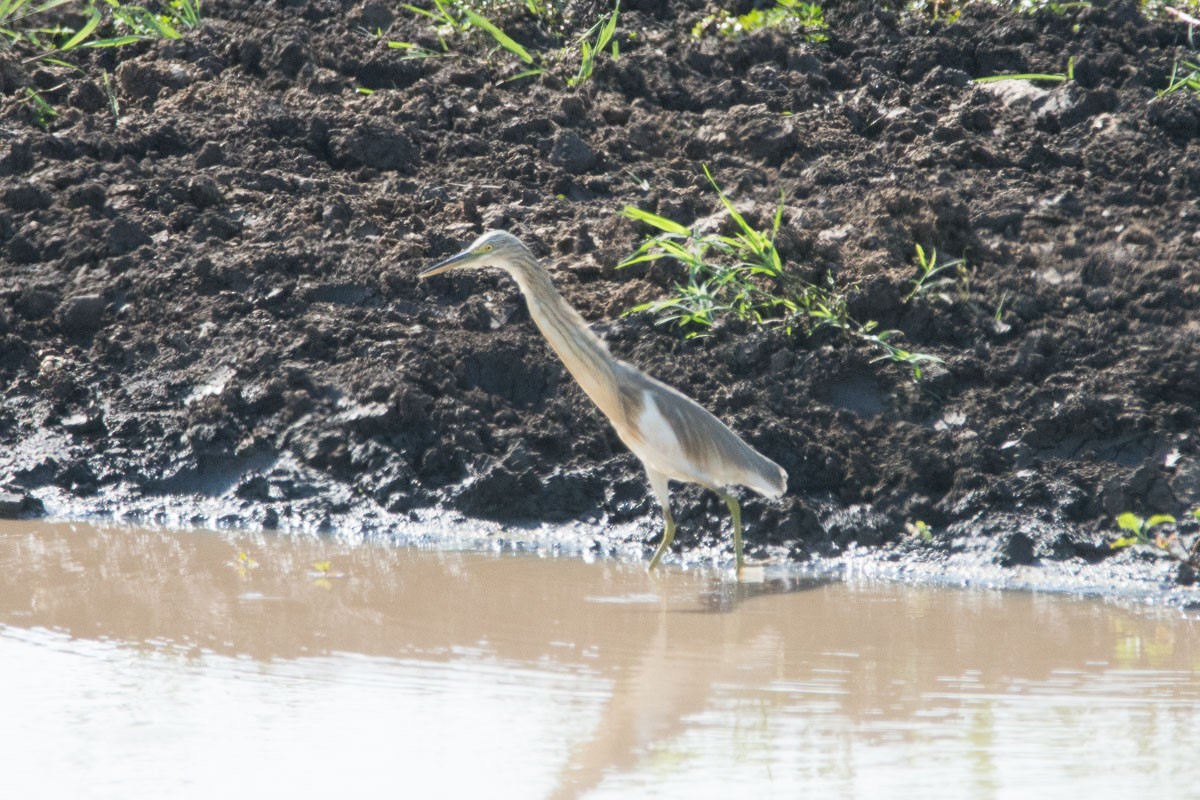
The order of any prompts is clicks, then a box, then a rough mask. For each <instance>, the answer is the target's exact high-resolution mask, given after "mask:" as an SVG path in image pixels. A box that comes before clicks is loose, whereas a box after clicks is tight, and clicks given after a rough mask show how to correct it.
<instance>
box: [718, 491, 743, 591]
mask: <svg viewBox="0 0 1200 800" xmlns="http://www.w3.org/2000/svg"><path fill="white" fill-rule="evenodd" d="M721 499H722V500H724V501H725V505H727V506H729V513H730V515H731V516H732V517H733V557H734V560H735V562H736V564H737V571H738V574H739V575H740V574H741V572H742V507H741V506H740V505H739V504H738V501H737V498H736V497H734V496H733V495H731V494H722V495H721Z"/></svg>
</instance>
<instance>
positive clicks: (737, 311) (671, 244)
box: [618, 166, 941, 380]
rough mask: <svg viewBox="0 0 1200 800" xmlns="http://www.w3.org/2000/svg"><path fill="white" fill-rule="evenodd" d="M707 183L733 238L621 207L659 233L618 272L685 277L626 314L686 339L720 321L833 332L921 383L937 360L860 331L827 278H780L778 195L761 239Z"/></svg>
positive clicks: (870, 329) (870, 326)
mask: <svg viewBox="0 0 1200 800" xmlns="http://www.w3.org/2000/svg"><path fill="white" fill-rule="evenodd" d="M704 175H705V177H707V178H708V181H709V183H710V184H711V185H712V187H713V189H714V190H715V191H716V193H717V197H719V198H720V200H721V204H722V205H723V206H724V207H725V211H726V213H727V214H728V215H729V218H730V219H731V220H732V221H733V223H734V226H735V231H736V232H735V233H734V234H733V235H732V236H727V235H722V234H719V233H703V232H700V231H696V230H694V229H692V228H688V227H687V226H686V225H682V224H680V223H678V222H676V221H675V220H672V219H668V218H666V217H662V216H659V215H657V214H653V213H651V212H649V211H645V210H643V209H640V208H634V207H632V206H626V207H625V208H624V210H623V211H622V214H623V215H624V216H626V217H628V218H629V219H633V220H637V221H639V222H643V223H645V224H647V225H649V226H650V227H652V228H655V229H656V230H658V231H659V232H658V233H657V234H655V235H653V236H651V237H649V238H647V239H646V240H645V241H644V242H643V243H642V244H641V246H640V247H639V248H638V249H637V250H635V251H634V252H633V254H632V255H630V256H629V257H628V258H626V259H625V260H624V261H622V262H621V263H620V264H619V265H618V268H624V267H629V266H632V265H634V264H640V263H644V262H649V261H657V260H658V259H661V258H670V259H673V260H675V261H677V262H679V263H680V264H682V265H683V267H684V269H685V271H686V280H685V282H683V283H677V284H676V285H675V291H674V294H673V295H671V296H669V297H666V298H664V299H661V300H652V301H650V302H647V303H641V304H639V305H636V306H634V307H633V308H631V309H629V310H628V311H627V312H626V313H627V314H633V313H637V312H640V311H649V312H651V313H654V314H657V315H658V322H659V323H660V324H665V323H670V322H674V323H677V324H678V325H679V326H680V327H682V328H684V329H686V330H687V333H686V337H687V338H694V337H700V336H707V335H708V334H709V333H711V329H712V326H713V325H714V324H716V322H718V321H719V320H720V319H722V318H725V317H729V318H733V319H737V320H742V321H745V322H750V323H752V324H754V325H758V326H761V327H768V328H778V329H782V330H783V331H784V332H785V333H787V334H788V335H791V334H792V333H794V332H795V331H797V330H802V331H805V332H807V333H812V332H815V331H816V330H818V329H820V328H831V329H834V330H837V331H839V332H841V333H844V334H846V335H848V336H850V337H851V338H854V339H857V340H859V341H862V342H865V343H866V344H869V345H871V346H872V347H874V348H876V349H877V350H880V351H882V355H880V356H879V358H877V359H875V360H876V361H879V360H889V361H893V362H896V363H900V364H905V365H907V366H908V367H909V368H910V369H911V370H912V372H913V377H914V378H915V379H917V380H919V379H920V378H921V374H922V372H921V365H922V364H925V363H928V362H937V361H940V360H941V359H939V358H937V357H936V356H933V355H929V354H926V353H916V352H913V351H910V350H906V349H904V348H901V347H899V346H897V345H895V344H894V343H893V342H892V341H891V339H892V338H893V336H894V335H895V334H896V333H897V331H892V330H878V325H877V323H876V322H874V321H869V322H866V323H860V322H858V321H857V320H855V319H854V318H853V317H851V316H850V313H849V311H848V309H847V300H846V296H845V294H844V293H842V292H840V291H838V290H837V287H836V286H835V283H834V280H833V278H832V276H830V275H828V274H827V275H826V276H825V283H824V285H817V284H813V283H809V282H807V281H805V280H802V279H800V278H798V277H796V276H794V275H792V274H790V273H788V272H787V271H785V270H784V268H783V260H782V258H781V257H780V255H779V251H778V250H777V249H776V248H775V238H776V236H777V235H778V233H779V227H780V225H781V223H782V221H783V204H784V196H783V192H780V195H779V203H778V205H777V206H776V209H775V214H774V217H773V218H772V221H771V227H770V229H769V230H767V231H760V230H758V229H757V228H755V227H754V226H753V225H751V224H750V223H749V222H748V221H747V220H746V218H745V217H744V216H743V215H742V214H741V213H740V212H739V211H738V210H737V208H736V207H734V205H733V203H732V201H730V199H729V198H728V197H727V196H726V195H725V192H724V191H722V190H721V187H720V186H719V185H718V184H717V182H716V179H715V178H714V177H713V175H712V173H711V172H710V171H709V170H708V167H707V166H705V167H704Z"/></svg>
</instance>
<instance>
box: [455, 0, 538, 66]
mask: <svg viewBox="0 0 1200 800" xmlns="http://www.w3.org/2000/svg"><path fill="white" fill-rule="evenodd" d="M464 13H465V14H466V17H467V19H468V20H469V21H470V22H471V24H472V25H474V26H475V27H477V28H482V29H483V30H485V31H487V32H488V33H490V34H491V35H492V38H493V39H495V40H496V42H497V43H498V44H499V45H500V46H501V47H503V48H504V49H505V50H507V51H508V52H510V53H512V54H513V55H515V56H516V57H517V58H519V59H521V60H522V61H524V62H525V63H526V64H532V63H533V56H531V55H529V51H528V50H526V49H525V48H524V47H522V46H521V45H519V44H517V43H516V42H515V41H513V39H512V37H510V36H509V35H508V34H507V33H505V32H504V31H502V30H500V29H499V28H497V27H496V26H495V25H493V24H492V22H491V20H489V19H487V18H486V17H481V16H479V15H478V14H476V13H475V12H474V11H472V10H471V9H469V8H468V9H464Z"/></svg>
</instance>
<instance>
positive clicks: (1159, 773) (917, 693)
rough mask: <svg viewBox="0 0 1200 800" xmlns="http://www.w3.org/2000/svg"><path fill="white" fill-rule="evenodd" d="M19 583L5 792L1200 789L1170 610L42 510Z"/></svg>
mask: <svg viewBox="0 0 1200 800" xmlns="http://www.w3.org/2000/svg"><path fill="white" fill-rule="evenodd" d="M326 562H327V563H326ZM0 570H2V571H3V574H4V580H3V581H2V582H0V687H2V689H0V691H2V692H3V695H2V696H3V698H4V707H3V713H2V714H0V753H3V754H4V778H3V782H4V785H5V786H6V787H7V790H6V792H5V794H6V796H14V797H18V796H20V797H26V796H44V797H51V796H64V797H66V796H72V797H83V796H87V797H121V798H126V797H151V796H153V797H176V796H184V797H206V798H207V797H239V796H248V795H252V794H254V795H258V794H264V793H266V794H269V795H270V796H276V795H282V794H285V793H286V794H291V795H293V796H301V797H308V796H317V795H330V794H333V795H336V796H346V797H352V796H378V795H381V794H384V793H386V794H387V795H388V796H395V795H404V796H414V797H468V796H477V797H489V798H490V797H514V798H536V797H577V796H587V797H593V798H601V797H642V796H649V795H654V796H660V797H681V798H682V797H687V798H696V797H713V798H717V797H720V798H723V800H727V798H729V797H731V796H752V795H759V796H809V797H864V798H865V797H872V798H874V797H956V798H957V797H1039V796H1041V797H1049V796H1063V795H1066V794H1067V793H1070V795H1075V796H1083V795H1088V796H1090V797H1128V796H1156V797H1164V798H1165V797H1188V796H1197V795H1198V794H1200V792H1198V790H1197V788H1196V787H1197V786H1200V759H1197V757H1196V753H1197V752H1200V747H1198V737H1200V733H1198V732H1200V639H1198V636H1200V624H1198V623H1197V622H1196V621H1195V620H1189V619H1185V618H1181V617H1179V616H1177V615H1170V614H1162V615H1157V616H1155V615H1148V614H1144V613H1134V612H1130V611H1127V610H1124V609H1121V608H1116V607H1111V606H1107V605H1104V604H1101V603H1097V602H1094V601H1079V600H1072V599H1069V598H1062V597H1052V596H1045V595H1034V594H1015V593H1010V594H1004V593H997V592H968V591H949V590H938V589H911V588H904V587H898V586H890V585H872V586H846V585H843V584H814V583H811V582H810V583H804V582H790V583H784V582H774V583H765V584H757V585H755V584H751V585H741V586H738V585H735V584H731V583H728V582H723V581H722V580H721V579H720V578H719V576H714V575H711V574H707V573H699V572H693V573H679V572H672V571H669V570H668V571H665V572H664V573H663V574H662V575H659V576H648V575H646V574H645V572H644V571H643V570H642V569H641V568H640V567H639V566H638V565H627V564H618V563H601V564H586V563H583V562H582V561H578V560H573V559H563V560H545V559H537V558H526V557H517V556H491V555H486V554H477V553H462V552H444V551H441V552H429V551H419V550H413V549H405V548H397V547H391V546H387V545H352V544H348V543H344V542H339V541H335V540H331V539H320V540H318V539H295V538H287V537H283V536H277V535H252V534H225V533H213V532H167V531H152V530H138V529H120V528H109V529H104V528H93V527H90V526H84V525H47V524H40V523H38V524H35V523H0ZM10 791H11V792H15V793H14V794H11V795H9V792H10Z"/></svg>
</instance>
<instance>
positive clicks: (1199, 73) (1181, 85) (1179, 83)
mask: <svg viewBox="0 0 1200 800" xmlns="http://www.w3.org/2000/svg"><path fill="white" fill-rule="evenodd" d="M1181 63H1182V64H1183V68H1184V69H1185V70H1187V72H1181V71H1180V69H1179V66H1180V64H1181ZM1185 90H1186V91H1190V92H1196V93H1200V66H1197V65H1196V64H1193V63H1192V62H1190V61H1184V62H1179V61H1176V62H1175V66H1173V67H1172V68H1171V77H1170V78H1169V79H1168V80H1167V88H1165V89H1162V90H1160V91H1159V92H1158V96H1159V97H1162V96H1163V95H1164V94H1171V93H1173V92H1181V91H1185Z"/></svg>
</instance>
